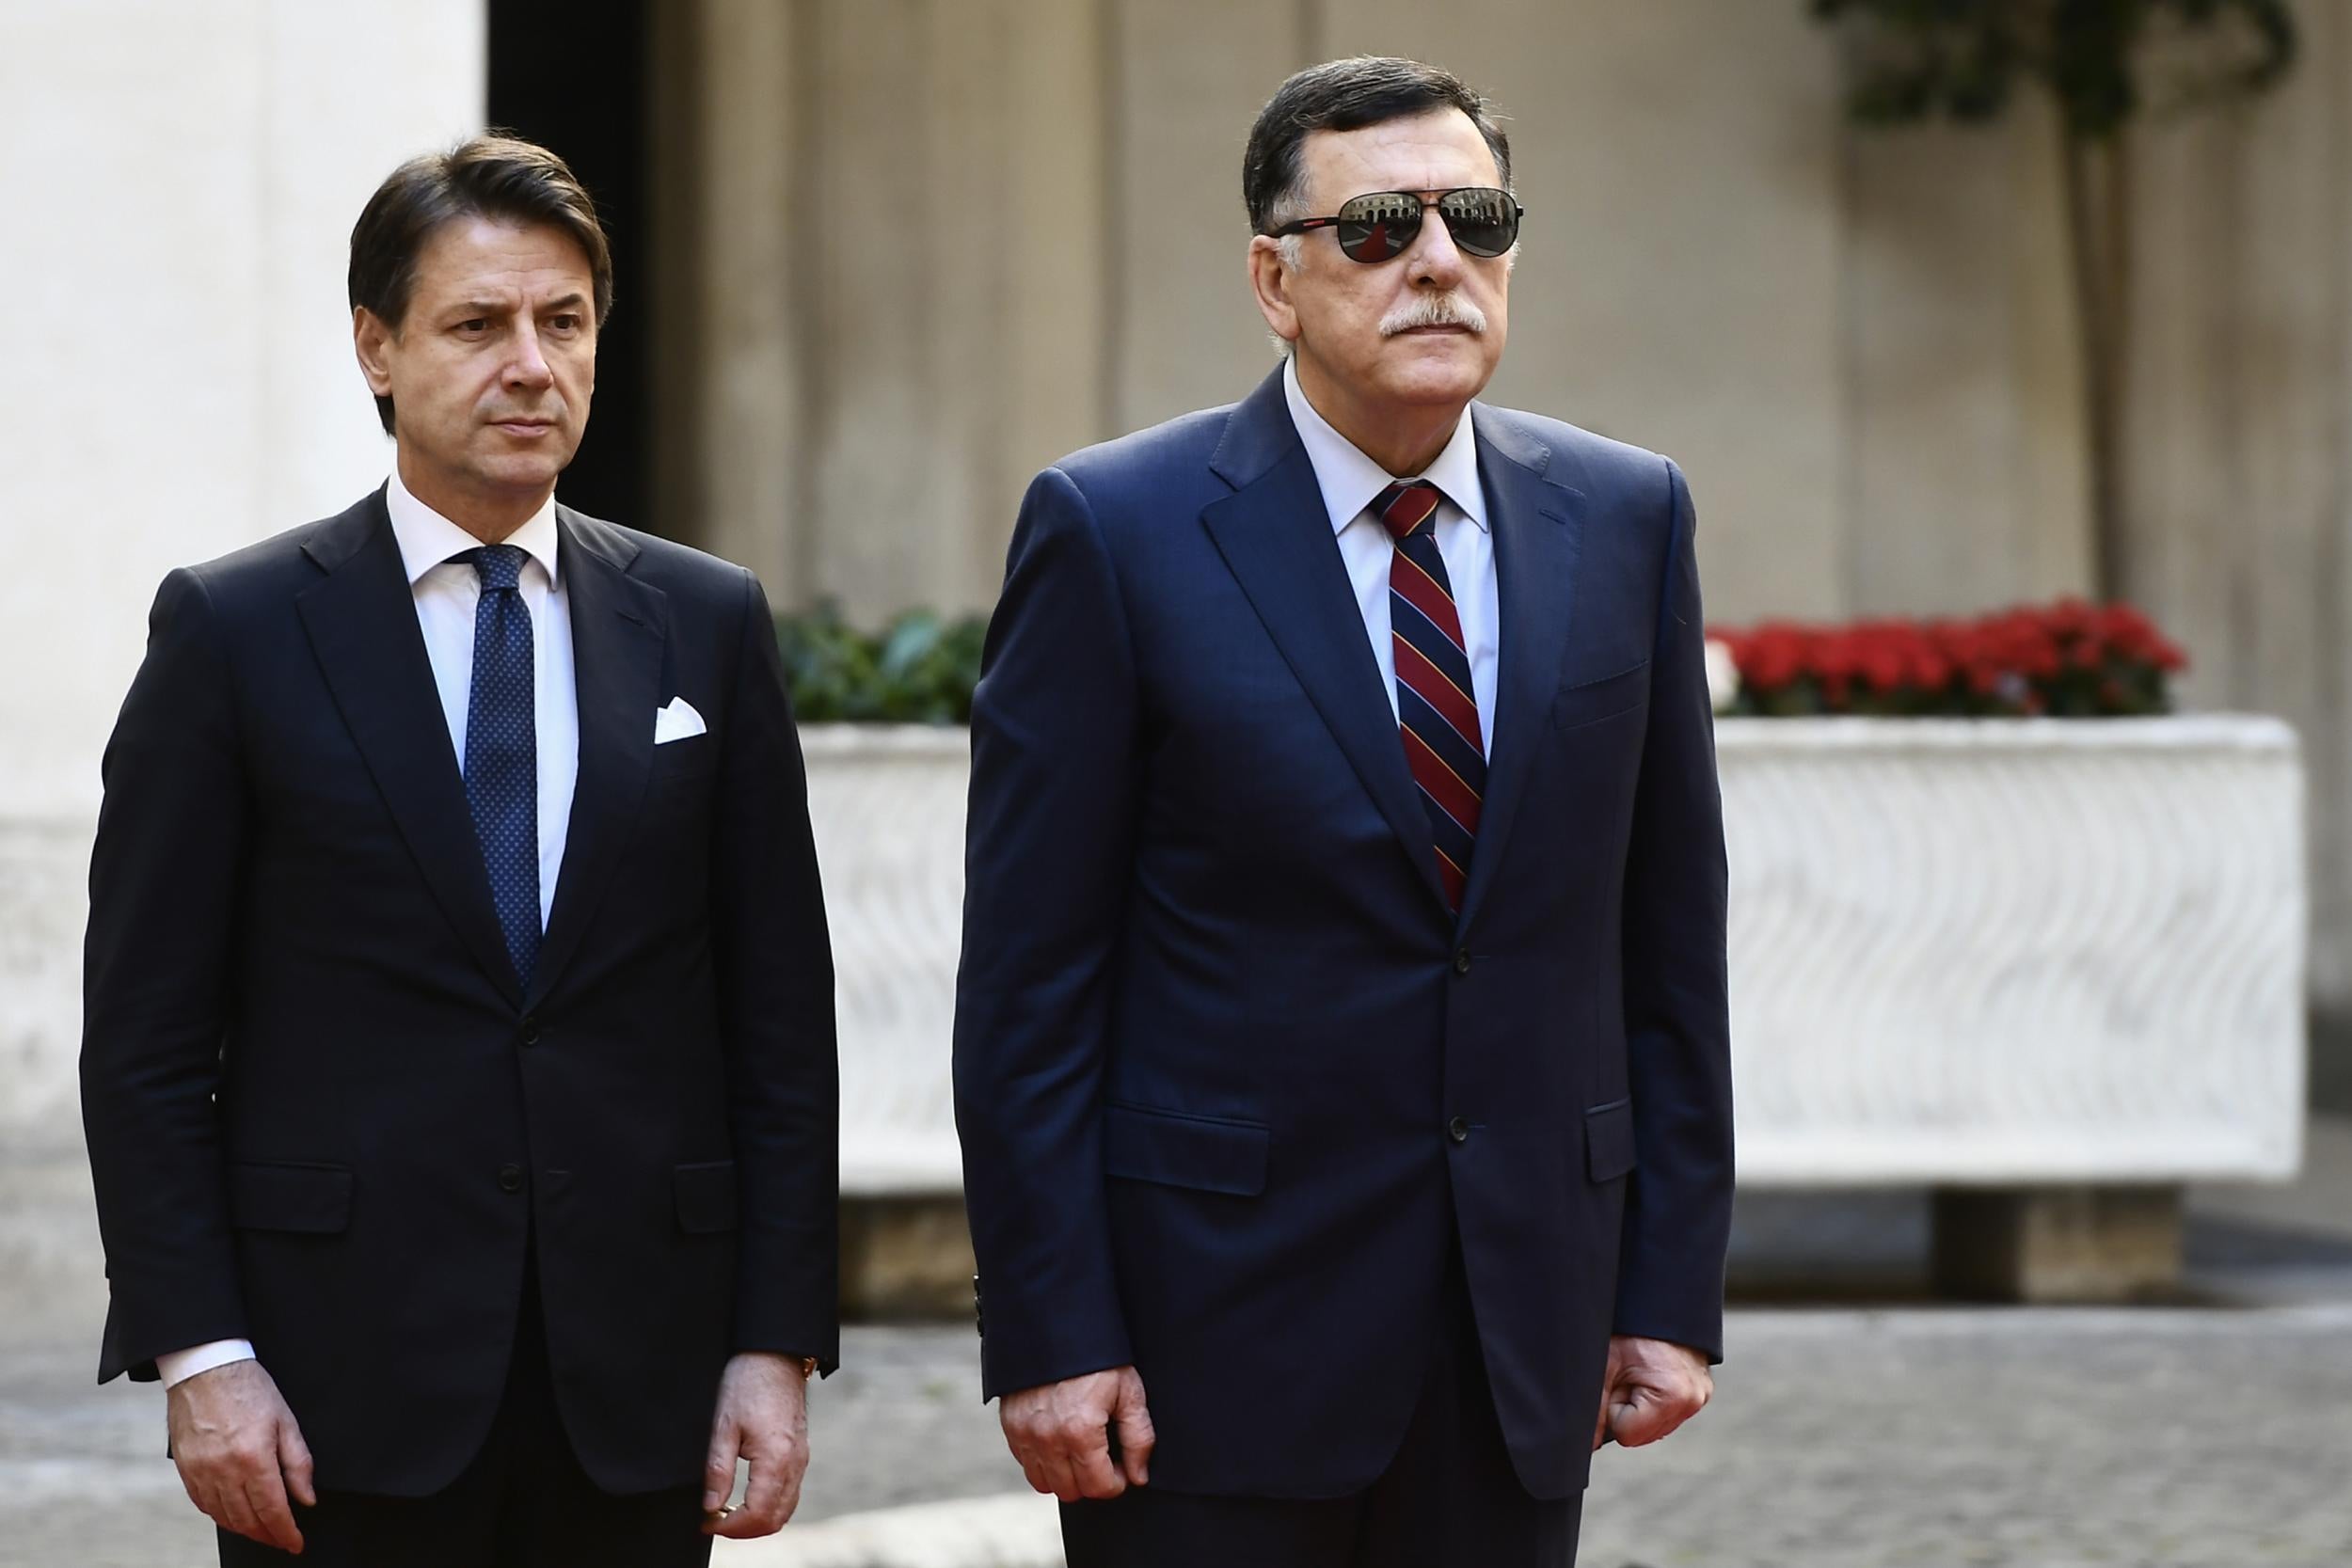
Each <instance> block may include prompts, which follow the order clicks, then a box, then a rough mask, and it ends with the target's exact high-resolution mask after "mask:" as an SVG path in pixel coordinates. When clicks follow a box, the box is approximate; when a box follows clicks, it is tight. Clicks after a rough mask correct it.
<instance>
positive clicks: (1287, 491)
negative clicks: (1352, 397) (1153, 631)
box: [1200, 372, 1445, 903]
mask: <svg viewBox="0 0 2352 1568" xmlns="http://www.w3.org/2000/svg"><path fill="white" fill-rule="evenodd" d="M1210 466H1211V467H1213V468H1215V469H1216V472H1217V473H1218V474H1219V475H1220V476H1221V477H1222V478H1224V480H1225V481H1226V482H1227V483H1230V484H1232V485H1233V486H1234V492H1233V494H1232V495H1230V496H1228V497H1226V498H1224V499H1221V500H1217V501H1213V502H1211V503H1210V504H1209V505H1208V506H1207V507H1206V508H1204V509H1203V510H1202V512H1201V514H1200V521H1201V524H1202V526H1204V527H1205V528H1206V529H1207V530H1208V531H1209V536H1210V538H1211V539H1212V540H1214V541H1215V542H1216V547H1217V550H1218V552H1219V553H1220V554H1221V555H1223V556H1224V558H1225V564H1226V565H1227V567H1228V568H1229V569H1231V570H1232V574H1233V577H1234V578H1235V579H1236V580H1238V581H1239V582H1240V584H1241V588H1242V592H1243V593H1244V594H1247V595H1248V598H1249V603H1250V606H1251V608H1252V609H1254V610H1257V612H1258V618H1259V619H1260V620H1261V621H1263V623H1264V624H1265V629H1266V634H1267V635H1268V636H1270V637H1271V638H1273V640H1274V644H1275V646H1276V647H1277V648H1278V649H1279V650H1280V652H1281V655H1282V657H1283V658H1284V660H1286V661H1287V662H1288V663H1289V665H1290V667H1291V672H1292V673H1293V674H1295V676H1297V678H1298V684H1299V685H1300V686H1302V687H1304V688H1305V689H1306V692H1307V697H1308V700H1309V701H1311V703H1313V704H1314V705H1315V711H1316V712H1317V713H1319V714H1321V715H1322V716H1323V721H1324V723H1325V724H1326V725H1327V726H1328V727H1329V729H1330V731H1331V735H1332V738H1334V739H1335V740H1337V741H1338V742H1339V745H1340V750H1341V751H1342V752H1344V753H1345V754H1346V757H1347V760H1348V762H1349V764H1350V765H1351V766H1352V767H1354V768H1355V769H1356V774H1357V776H1358V777H1359V779H1361V780H1362V781H1363V785H1364V788H1365V789H1366V790H1367V791H1369V792H1370V793H1371V795H1372V799H1373V801H1374V803H1375V805H1377V806H1378V807H1379V809H1380V815H1381V816H1384V817H1386V818H1387V819H1388V822H1389V826H1390V827H1391V828H1392V829H1394V830H1395V832H1396V836H1397V839H1398V841H1399V842H1400V844H1401V845H1402V846H1403V847H1404V849H1405V851H1406V854H1407V855H1408V856H1409V857H1410V858H1411V860H1412V863H1413V865H1414V867H1415V868H1416V870H1417V871H1418V872H1419V873H1420V875H1421V878H1422V881H1423V883H1424V884H1426V886H1427V887H1428V889H1429V893H1430V895H1431V896H1432V897H1434V898H1437V899H1438V900H1439V902H1441V903H1442V902H1443V900H1444V897H1445V893H1444V889H1443V888H1442V887H1440V886H1439V884H1438V870H1437V863H1436V860H1435V857H1434V855H1433V853H1432V851H1431V847H1430V834H1429V818H1428V816H1426V814H1425V813H1424V812H1423V811H1422V804H1421V795H1420V791H1419V789H1418V788H1417V787H1416V786H1415V784H1414V783H1413V776H1412V772H1411V770H1410V769H1409V768H1407V767H1406V762H1405V746H1404V742H1403V741H1402V740H1401V739H1400V738H1399V737H1398V735H1397V728H1396V715H1395V713H1394V712H1393V711H1392V710H1391V708H1390V706H1389V699H1388V694H1387V693H1386V692H1384V691H1382V690H1381V689H1380V666H1379V663H1378V661H1377V660H1376V659H1375V658H1374V657H1373V652H1372V643H1371V640H1370V639H1368V638H1367V637H1366V636H1365V635H1364V619H1363V614H1362V612H1361V611H1360V610H1359V609H1358V608H1357V605H1356V598H1355V594H1353V593H1352V592H1351V590H1350V589H1349V586H1348V578H1347V564H1346V562H1344V561H1343V560H1342V559H1341V556H1340V546H1339V541H1338V540H1337V539H1336V538H1334V537H1333V536H1332V532H1331V524H1330V517H1329V514H1327V512H1326V511H1325V510H1324V505H1323V492H1322V490H1321V488H1320V487H1319V486H1318V485H1317V484H1316V483H1315V474H1314V465H1313V464H1312V463H1311V461H1310V460H1309V459H1308V456H1307V449H1306V448H1305V447H1303V446H1301V445H1300V444H1299V441H1298V433H1297V431H1296V430H1295V429H1294V428H1293V426H1292V424H1291V418H1290V409H1289V407H1288V406H1287V404H1285V402H1284V399H1283V394H1282V377H1281V374H1280V372H1276V373H1275V374H1274V375H1272V376H1269V377H1268V378H1267V379H1266V380H1265V381H1264V382H1263V383H1262V384H1261V385H1260V386H1259V388H1258V389H1257V390H1256V391H1255V392H1253V393H1251V394H1250V396H1249V397H1248V399H1247V400H1246V401H1245V402H1243V403H1241V404H1238V405H1237V406H1236V407H1235V408H1234V410H1233V413H1232V417H1231V419H1230V420H1228V421H1227V424H1226V432H1225V437H1224V439H1223V440H1222V441H1221V442H1220V443H1219V444H1218V446H1217V450H1216V456H1215V457H1213V458H1212V459H1211V460H1210Z"/></svg>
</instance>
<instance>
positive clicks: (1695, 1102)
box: [1615, 463, 1732, 1361]
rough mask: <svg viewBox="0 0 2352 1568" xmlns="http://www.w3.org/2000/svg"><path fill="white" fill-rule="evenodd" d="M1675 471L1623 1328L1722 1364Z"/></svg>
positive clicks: (1702, 748)
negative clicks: (1684, 1348) (1694, 1352)
mask: <svg viewBox="0 0 2352 1568" xmlns="http://www.w3.org/2000/svg"><path fill="white" fill-rule="evenodd" d="M1666 481H1667V489H1668V493H1669V495H1668V499H1669V505H1670V509H1671V518H1672V520H1671V524H1670V527H1669V530H1668V534H1669V536H1668V540H1667V546H1666V569H1665V574H1664V577H1665V580H1664V586H1663V589H1662V593H1661V603H1660V607H1659V612H1658V631H1657V643H1656V646H1655V648H1654V650H1653V652H1652V673H1651V682H1650V709H1649V731H1648V735H1647V738H1646V739H1645V743H1644V747H1643V752H1642V772H1641V782H1640V784H1639V788H1638V793H1637V794H1636V796H1635V800H1634V809H1633V826H1632V841H1631V846H1630V849H1629V855H1628V859H1627V864H1626V880H1625V906H1624V932H1625V948H1624V964H1625V969H1624V980H1625V1014H1626V1017H1625V1027H1626V1045H1627V1051H1628V1054H1629V1062H1630V1067H1631V1075H1632V1089H1633V1114H1634V1128H1635V1139H1636V1148H1637V1150H1638V1160H1639V1164H1637V1166H1636V1167H1635V1170H1634V1173H1633V1177H1632V1182H1631V1186H1630V1188H1629V1191H1628V1193H1627V1196H1626V1208H1625V1228H1624V1233H1623V1237H1622V1241H1621V1243H1620V1246H1619V1254H1618V1264H1617V1302H1616V1316H1615V1329H1616V1332H1617V1333H1619V1334H1629V1335H1638V1336H1640V1337H1642V1338H1651V1339H1666V1340H1671V1341H1673V1342H1675V1343H1677V1344H1682V1345H1688V1346H1690V1347H1692V1349H1695V1350H1700V1351H1704V1352H1705V1353H1706V1354H1707V1355H1708V1359H1709V1360H1712V1361H1720V1360H1722V1359H1723V1302H1724V1253H1725V1250H1726V1249H1727V1247H1728V1245H1729V1242H1730V1234H1731V1193H1732V1147H1731V1146H1732V1132H1731V1026H1730V1018H1729V1012H1728V1005H1727V1000H1726V988H1725V974H1724V971H1725V957H1724V898H1725V885H1724V884H1725V880H1726V874H1725V866H1724V816H1723V798H1722V791H1721V788H1720V786H1719V784H1718V783H1717V779H1716V773H1715V728H1714V710H1713V705H1712V704H1711V702H1710V700H1709V698H1708V687H1707V653H1706V636H1705V623H1704V618H1703V616H1702V614H1701V611H1700V606H1699V579H1698V558H1697V553H1696V547H1695V537H1694V536H1695V533H1696V531H1697V518H1696V515H1695V513H1694V511H1693V509H1692V504H1691V492H1690V488H1689V486H1688V485H1687V484H1685V483H1684V482H1683V478H1682V474H1681V471H1680V470H1679V469H1677V468H1676V467H1674V465H1673V464H1671V463H1669V464H1667V465H1666Z"/></svg>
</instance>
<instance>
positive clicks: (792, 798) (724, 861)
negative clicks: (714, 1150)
mask: <svg viewBox="0 0 2352 1568" xmlns="http://www.w3.org/2000/svg"><path fill="white" fill-rule="evenodd" d="M742 594H743V596H742V605H741V614H742V617H743V622H742V637H741V645H740V648H739V653H738V659H737V666H736V685H735V692H734V696H733V698H732V700H731V701H730V703H729V705H728V708H727V712H728V714H729V716H730V725H729V733H728V736H727V740H726V750H725V752H723V755H722V756H721V759H720V764H719V766H720V769H721V771H720V776H719V781H718V786H717V787H718V799H717V811H718V817H717V836H716V839H715V841H714V843H713V845H712V849H711V898H712V907H711V911H710V931H711V944H712V949H713V952H712V957H713V967H714V969H715V972H716V974H717V977H718V984H719V1006H720V1014H719V1016H720V1028H721V1030H722V1038H723V1045H724V1050H725V1053H726V1072H727V1106H728V1117H729V1119H730V1122H731V1124H732V1125H731V1129H730V1131H731V1133H732V1137H733V1141H734V1147H735V1160H736V1180H737V1182H738V1188H739V1196H740V1199H741V1201H740V1205H739V1209H740V1212H741V1214H742V1222H741V1228H740V1230H739V1236H738V1243H737V1244H738V1253H737V1264H736V1303H735V1349H736V1350H737V1351H739V1352H746V1351H766V1352H773V1353H776V1354H785V1355H795V1356H800V1355H811V1356H815V1357H816V1358H817V1363H818V1368H819V1370H823V1371H828V1372H830V1371H831V1370H833V1369H834V1366H835V1365H836V1364H838V1362H839V1360H840V1344H841V1331H840V1326H839V1324H840V1308H839V1304H838V1298H839V1277H840V1221H839V1215H838V1212H839V1206H840V1189H841V1174H840V1170H841V1159H840V1143H841V1136H840V1113H841V1094H840V1068H839V1061H838V1057H837V1054H836V1051H835V1043H834V988H833V944H832V940H831V937H830V934H829V933H828V931H827V928H826V924H825V895H824V889H823V887H822V885H821V883H820V882H819V879H818V868H817V847H816V843H815V840H814V837H813V835H812V834H811V832H810V830H809V821H808V774H807V769H806V768H805V767H804V765H803V761H802V758H801V742H800V736H799V732H798V731H797V730H796V728H795V727H794V724H793V719H792V701H791V697H790V695H789V694H788V692H787V689H786V684H785V675H784V661H783V658H782V657H781V655H780V654H779V653H778V651H777V648H776V632H775V621H774V618H773V616H772V615H771V613H770V611H769V609H768V598H767V595H766V594H763V593H762V592H761V591H760V587H759V583H758V581H757V579H756V578H753V577H752V575H751V574H750V573H748V572H746V573H744V574H743V578H742Z"/></svg>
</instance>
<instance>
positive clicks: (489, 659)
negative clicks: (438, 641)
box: [450, 545, 539, 987]
mask: <svg viewBox="0 0 2352 1568" xmlns="http://www.w3.org/2000/svg"><path fill="white" fill-rule="evenodd" d="M450 559H451V560H452V561H453V562H464V563H466V564H467V565H469V566H471V567H472V568H473V569H474V574H475V575H476V576H477V577H479V578H481V579H482V597H481V599H480V601H479V602H478V603H476V604H475V606H474V612H473V691H472V694H471V695H470V697H469V699H468V701H467V706H466V804H467V806H468V807H469V808H470V810H471V811H472V814H473V831H474V836H475V837H477V838H479V839H480V840H481V841H482V863H483V865H484V867H485V869H486V870H487V871H488V872H489V874H490V902H491V904H492V905H493V906H494V907H495V908H496V909H497V911H498V917H499V928H500V929H501V931H503V932H504V933H505V934H506V951H507V954H508V956H509V957H511V958H513V959H514V960H515V975H516V979H518V980H520V981H521V982H522V983H523V985H524V986H525V987H528V986H529V985H530V984H531V971H532V966H533V965H534V964H535V963H536V962H537V961H538V958H539V737H538V727H537V724H536V722H535V721H534V720H533V717H532V689H533V685H534V679H533V671H532V657H531V611H530V610H529V608H528V607H526V606H525V605H524V604H523V596H522V592H521V589H520V586H519V585H520V583H521V581H522V574H523V562H525V561H527V560H529V559H530V557H529V555H528V554H526V553H525V552H524V551H523V550H522V549H521V548H520V547H519V546H514V545H485V546H483V547H482V548H480V549H478V550H467V551H465V552H464V553H462V554H460V555H454V556H452V557H451V558H450Z"/></svg>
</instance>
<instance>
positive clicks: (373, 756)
mask: <svg viewBox="0 0 2352 1568" xmlns="http://www.w3.org/2000/svg"><path fill="white" fill-rule="evenodd" d="M303 550H304V552H305V553H306V554H307V555H309V556H310V560H311V562H312V563H313V564H315V565H317V566H318V567H319V568H320V569H321V570H322V571H323V572H325V573H326V576H325V577H323V578H320V579H319V580H318V581H317V582H315V583H312V584H311V585H310V587H308V588H306V589H304V590H303V591H302V593H301V594H298V595H297V596H296V598H295V605H296V608H297V610H299V612H300V614H301V616H302V625H303V629H304V631H305V632H306V633H307V634H308V635H309V637H310V648H311V651H312V652H313V653H314V654H315V655H316V656H317V657H318V661H319V668H320V669H321V670H322V671H323V672H324V673H325V674H326V684H327V688H328V689H329V690H330V691H332V692H333V693H334V698H335V705H336V707H337V709H338V710H339V711H340V712H341V713H342V719H343V724H344V727H345V728H346V729H347V730H349V731H350V734H351V738H352V740H353V742H354V743H355V744H357V745H358V749H359V754H360V756H361V757H362V758H363V759H364V760H365V762H366V763H367V767H368V771H369V773H370V774H371V775H372V776H373V778H374V780H375V787H376V789H377V791H378V792H379V793H381V794H382V796H383V797H384V803H385V805H386V806H387V807H389V809H390V811H391V814H392V820H393V822H394V823H395V824H397V825H398V827H399V829H400V833H401V836H402V837H403V838H404V839H405V840H406V841H407V845H408V850H409V853H410V854H412V855H414V856H415V857H416V860H417V864H418V867H419V868H420V869H421V871H422V872H423V873H424V879H425V881H426V883H427V884H428V885H430V886H431V888H432V889H433V895H434V898H435V899H436V901H437V902H438V903H439V904H440V906H441V910H442V912H443V913H444V914H446V915H448V917H449V921H450V924H451V925H453V926H454V927H456V928H457V932H458V934H459V935H460V936H461V937H463V938H464V939H465V942H466V945H467V946H468V947H469V948H470V949H472V951H473V955H474V958H475V959H476V961H478V962H479V963H480V964H481V965H482V967H483V969H484V970H485V972H486V973H487V974H489V975H490V977H491V978H492V979H493V980H495V981H496V982H497V983H498V985H499V988H500V990H502V991H504V992H505V994H506V997H507V1000H508V1001H510V1002H517V1003H518V1002H520V1000H521V990H520V988H519V986H518V985H517V983H516V975H515V965H514V960H513V959H511V958H508V956H507V952H506V942H505V939H504V938H503V937H502V936H501V935H500V932H499V925H498V916H497V913H496V912H495V911H494V910H493V908H492V906H491V902H490V879H489V874H488V872H486V871H485V870H484V869H483V864H482V847H481V845H480V843H479V842H478V841H477V840H476V839H475V837H474V830H473V817H472V815H471V813H470V812H469V810H468V808H467V805H466V784H465V777H464V774H463V773H462V771H461V770H460V768H459V767H458V762H457V754H456V752H454V751H453V749H452V748H451V746H450V738H449V721H448V719H447V718H446V717H445V716H444V715H443V714H442V712H441V704H440V697H439V695H438V693H437V689H436V687H435V686H434V684H433V664H432V660H431V659H430V658H429V657H426V654H425V650H424V633H423V630H422V629H421V627H420V626H418V624H417V605H416V599H415V596H414V594H412V592H411V591H410V588H409V585H408V573H407V570H406V568H405V567H404V566H403V565H402V563H401V559H400V543H399V541H398V540H397V539H396V538H395V537H394V536H393V533H392V522H391V517H390V515H389V513H387V512H386V510H385V507H384V497H383V493H382V492H381V491H378V492H377V493H376V494H374V495H373V496H371V497H370V498H368V499H366V500H365V501H362V502H360V503H359V505H358V506H356V507H354V508H352V509H351V510H350V511H349V512H346V513H344V514H343V515H342V516H340V517H337V518H335V519H334V520H333V521H331V522H329V523H328V524H326V526H325V527H324V528H322V529H320V530H319V531H318V532H317V533H315V534H313V535H312V536H311V537H310V539H308V540H306V541H304V543H303Z"/></svg>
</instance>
